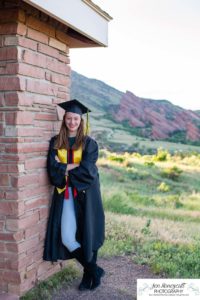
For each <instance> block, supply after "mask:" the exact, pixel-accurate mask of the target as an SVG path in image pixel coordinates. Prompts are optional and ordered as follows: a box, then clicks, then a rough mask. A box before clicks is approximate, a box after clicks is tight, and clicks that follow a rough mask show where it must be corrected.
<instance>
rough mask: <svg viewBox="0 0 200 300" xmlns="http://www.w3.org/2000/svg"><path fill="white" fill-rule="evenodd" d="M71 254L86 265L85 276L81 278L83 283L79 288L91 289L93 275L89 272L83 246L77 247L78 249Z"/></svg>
mask: <svg viewBox="0 0 200 300" xmlns="http://www.w3.org/2000/svg"><path fill="white" fill-rule="evenodd" d="M71 255H72V257H73V258H76V259H77V260H78V262H79V263H80V264H81V265H82V266H83V267H84V273H83V278H82V280H81V283H80V284H79V287H78V289H79V290H80V291H84V290H88V289H90V287H91V284H92V276H91V274H90V273H89V272H88V269H87V263H86V262H85V259H84V255H83V251H82V248H77V249H76V250H74V251H73V252H71Z"/></svg>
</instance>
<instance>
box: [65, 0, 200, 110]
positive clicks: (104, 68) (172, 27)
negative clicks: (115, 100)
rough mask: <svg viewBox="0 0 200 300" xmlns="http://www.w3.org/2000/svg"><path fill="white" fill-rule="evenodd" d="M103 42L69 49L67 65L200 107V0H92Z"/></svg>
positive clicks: (147, 94) (152, 95) (111, 82)
mask: <svg viewBox="0 0 200 300" xmlns="http://www.w3.org/2000/svg"><path fill="white" fill-rule="evenodd" d="M93 2H94V3H96V4H97V5H99V6H100V7H101V8H102V9H103V10H105V11H106V12H108V13H109V14H110V15H111V16H112V17H113V20H112V21H111V22H110V23H109V46H108V47H107V48H101V47H99V48H87V49H71V51H70V57H71V67H72V69H73V70H75V71H77V72H79V73H81V74H83V75H85V76H87V77H90V78H96V79H99V80H102V81H104V82H106V83H107V84H109V85H111V86H113V87H115V88H117V89H119V90H121V91H123V92H125V91H126V90H129V91H131V92H133V93H134V94H135V95H137V96H140V97H144V98H152V99H166V100H169V101H171V102H172V103H173V104H176V105H179V106H181V107H184V108H187V109H200V84H199V82H200V74H199V73H200V0H123V1H121V0H93Z"/></svg>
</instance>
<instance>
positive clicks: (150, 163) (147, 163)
mask: <svg viewBox="0 0 200 300" xmlns="http://www.w3.org/2000/svg"><path fill="white" fill-rule="evenodd" d="M144 165H145V166H147V167H153V166H155V163H154V162H153V161H145V163H144Z"/></svg>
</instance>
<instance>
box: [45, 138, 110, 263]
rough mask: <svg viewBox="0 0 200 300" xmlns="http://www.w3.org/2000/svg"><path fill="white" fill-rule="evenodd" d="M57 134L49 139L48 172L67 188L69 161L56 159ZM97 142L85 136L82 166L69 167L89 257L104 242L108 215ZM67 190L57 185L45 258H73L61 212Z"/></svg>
mask: <svg viewBox="0 0 200 300" xmlns="http://www.w3.org/2000/svg"><path fill="white" fill-rule="evenodd" d="M54 142H55V137H53V138H52V139H51V141H50V146H49V152H48V158H47V172H48V175H49V179H50V182H51V184H52V185H54V186H55V187H59V188H64V187H65V185H66V179H65V172H66V167H67V164H64V163H58V162H57V161H56V160H55V156H56V155H57V150H55V149H54V148H53V147H54ZM97 159H98V145H97V142H96V141H95V140H93V139H92V138H91V137H89V136H86V137H85V149H84V150H83V153H82V160H81V162H80V166H79V167H77V168H75V169H73V170H70V171H69V172H68V173H69V178H70V185H71V186H72V187H75V188H76V189H77V192H78V194H77V196H76V198H75V199H74V204H75V215H76V221H77V233H76V238H77V241H78V242H79V243H80V244H81V246H82V248H83V251H84V256H85V260H86V261H88V262H89V261H90V260H91V259H92V255H93V251H96V250H98V249H99V248H100V247H101V246H102V245H103V242H104V236H105V217H104V211H103V205H102V199H101V192H100V183H99V173H98V168H97V166H96V161H97ZM63 201H64V192H62V193H61V194H59V193H58V192H57V189H56V188H54V193H53V198H52V203H51V208H50V212H49V219H48V224H47V231H46V238H45V244H44V254H43V259H44V260H47V261H57V260H58V259H61V260H65V259H70V258H71V255H70V252H69V251H68V249H67V248H66V247H65V246H64V245H63V244H62V240H61V216H62V208H63Z"/></svg>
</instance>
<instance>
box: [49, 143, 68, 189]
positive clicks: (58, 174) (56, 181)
mask: <svg viewBox="0 0 200 300" xmlns="http://www.w3.org/2000/svg"><path fill="white" fill-rule="evenodd" d="M54 141H55V138H52V139H51V141H50V144H49V151H48V156H47V173H48V176H49V179H50V182H51V184H52V185H54V186H56V187H58V188H64V187H65V185H66V178H65V172H66V168H67V164H64V163H59V162H57V161H56V159H55V156H56V155H57V151H56V149H54V147H53V146H54Z"/></svg>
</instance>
